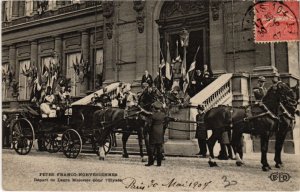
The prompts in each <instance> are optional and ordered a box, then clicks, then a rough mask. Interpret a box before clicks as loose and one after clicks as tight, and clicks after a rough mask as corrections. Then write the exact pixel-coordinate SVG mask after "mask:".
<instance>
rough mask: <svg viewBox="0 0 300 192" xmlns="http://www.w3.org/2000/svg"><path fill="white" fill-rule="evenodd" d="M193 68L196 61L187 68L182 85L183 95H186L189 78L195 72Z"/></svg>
mask: <svg viewBox="0 0 300 192" xmlns="http://www.w3.org/2000/svg"><path fill="white" fill-rule="evenodd" d="M195 68H196V61H194V62H193V63H192V64H191V66H190V68H189V70H188V72H187V74H186V76H185V79H184V83H183V92H184V93H186V91H187V89H188V87H189V84H190V82H191V79H190V78H191V77H192V76H193V74H194V72H195Z"/></svg>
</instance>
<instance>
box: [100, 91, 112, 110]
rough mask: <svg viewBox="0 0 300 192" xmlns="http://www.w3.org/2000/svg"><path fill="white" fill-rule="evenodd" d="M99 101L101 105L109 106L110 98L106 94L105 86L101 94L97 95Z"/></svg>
mask: <svg viewBox="0 0 300 192" xmlns="http://www.w3.org/2000/svg"><path fill="white" fill-rule="evenodd" d="M99 101H100V103H101V105H102V107H108V106H111V99H110V96H109V95H108V94H107V88H106V87H104V88H103V94H102V95H101V96H100V97H99Z"/></svg>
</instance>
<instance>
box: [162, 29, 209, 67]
mask: <svg viewBox="0 0 300 192" xmlns="http://www.w3.org/2000/svg"><path fill="white" fill-rule="evenodd" d="M168 39H169V44H170V55H171V59H174V60H175V59H176V57H177V53H178V55H179V56H180V58H181V60H183V47H182V46H181V44H180V33H179V32H176V33H171V34H169V38H168ZM206 41H207V39H206V29H205V28H199V29H194V30H193V31H190V33H189V46H188V47H187V54H186V63H187V69H189V67H190V65H191V63H192V62H193V61H194V59H196V69H200V70H202V69H203V65H204V64H209V61H208V58H209V57H208V54H209V53H208V52H209V51H208V47H207V42H206ZM198 47H199V51H198V53H197V55H196V52H197V49H198Z"/></svg>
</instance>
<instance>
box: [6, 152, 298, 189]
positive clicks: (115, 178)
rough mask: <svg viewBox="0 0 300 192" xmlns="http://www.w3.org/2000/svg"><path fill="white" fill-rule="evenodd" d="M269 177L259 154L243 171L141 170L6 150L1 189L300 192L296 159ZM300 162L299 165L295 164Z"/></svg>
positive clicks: (185, 162) (180, 163) (226, 167)
mask: <svg viewBox="0 0 300 192" xmlns="http://www.w3.org/2000/svg"><path fill="white" fill-rule="evenodd" d="M268 157H269V163H270V165H272V170H271V171H270V172H262V171H261V165H260V154H258V153H253V154H245V163H246V164H245V166H243V167H237V166H236V165H235V162H234V161H220V160H218V161H217V163H218V165H219V167H214V168H210V167H209V166H208V163H207V161H208V159H199V158H186V157H167V159H166V161H163V165H162V167H157V166H152V167H145V166H144V164H145V163H142V162H141V159H140V158H139V157H138V156H133V155H132V156H130V157H129V158H128V159H124V158H122V157H121V155H108V156H107V158H106V159H105V161H99V160H98V157H97V156H96V155H94V154H81V155H79V156H78V158H77V159H67V158H65V157H64V155H63V154H62V153H57V154H49V153H47V152H37V151H35V150H33V151H31V152H30V153H29V154H28V155H26V156H20V155H17V154H16V153H15V152H14V151H13V150H8V149H4V150H3V153H2V163H3V172H2V173H3V176H2V177H3V179H2V182H3V184H2V185H3V188H4V189H5V190H45V189H46V190H68V191H73V190H79V189H80V190H101V191H103V190H119V191H120V190H135V191H136V190H144V191H149V190H151V191H157V190H164V191H179V190H180V191H192V190H197V191H208V190H219V191H222V190H230V191H232V190H247V191H249V190H276V191H279V190H285V191H287V190H299V189H300V188H299V183H300V182H299V163H297V160H299V156H297V155H290V154H283V161H284V162H285V167H284V168H283V169H281V170H280V171H279V170H278V169H276V168H275V167H274V162H273V161H271V160H272V159H273V157H274V154H269V156H268ZM298 162H299V161H298ZM278 171H279V173H288V174H289V175H290V179H289V180H288V181H284V182H279V180H278V179H277V180H276V181H271V180H270V177H269V176H270V175H271V174H272V173H273V174H276V172H278Z"/></svg>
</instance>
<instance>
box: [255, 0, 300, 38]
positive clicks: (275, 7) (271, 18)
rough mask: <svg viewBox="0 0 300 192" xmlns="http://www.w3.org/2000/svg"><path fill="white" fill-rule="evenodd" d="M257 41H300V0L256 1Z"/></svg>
mask: <svg viewBox="0 0 300 192" xmlns="http://www.w3.org/2000/svg"><path fill="white" fill-rule="evenodd" d="M254 14H255V17H254V24H255V29H254V32H255V42H283V41H299V40H300V33H299V1H267V2H265V1H264V2H256V4H255V6H254Z"/></svg>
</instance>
